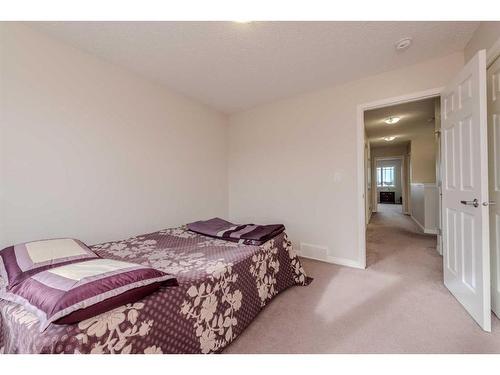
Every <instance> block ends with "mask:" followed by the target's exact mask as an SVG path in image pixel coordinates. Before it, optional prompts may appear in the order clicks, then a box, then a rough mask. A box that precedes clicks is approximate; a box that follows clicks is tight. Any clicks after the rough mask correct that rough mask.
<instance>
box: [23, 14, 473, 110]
mask: <svg viewBox="0 0 500 375" xmlns="http://www.w3.org/2000/svg"><path fill="white" fill-rule="evenodd" d="M30 24H31V25H32V26H33V27H35V28H38V29H39V30H42V31H43V32H46V33H47V34H49V35H51V36H53V37H55V38H57V39H60V40H63V41H66V42H68V43H69V44H72V45H74V46H76V47H77V48H81V49H84V50H86V51H88V52H90V53H92V54H95V55H97V56H100V57H102V58H104V59H106V60H108V61H111V62H114V63H116V64H118V65H121V66H123V67H126V68H129V69H131V70H133V71H135V72H137V73H139V74H141V75H143V76H145V77H147V78H149V79H152V80H155V81H158V82H160V83H162V84H164V85H166V86H168V87H169V88H170V89H173V90H174V91H177V92H180V93H182V94H184V95H186V96H188V97H191V98H193V99H197V100H199V101H201V102H202V103H205V104H207V105H209V106H211V107H213V108H216V109H218V110H220V111H222V112H225V113H234V112H237V111H240V110H245V109H248V108H251V107H254V106H256V105H258V104H262V103H266V102H270V101H273V100H276V99H280V98H285V97H288V96H292V95H295V94H298V93H301V92H305V91H310V90H314V89H319V88H323V87H328V86H331V85H335V84H339V83H342V82H347V81H350V80H353V79H358V78H362V77H365V76H368V75H371V74H376V73H381V72H384V71H387V70H391V69H395V68H399V67H403V66H406V65H410V64H415V63H418V62H421V61H424V60H427V59H430V58H434V57H439V56H444V55H447V54H450V53H453V52H457V51H462V50H463V48H464V46H465V45H466V44H467V42H468V41H469V39H470V37H471V35H472V33H473V32H474V30H475V29H476V28H477V27H478V25H479V23H478V22H251V23H245V24H241V23H234V22H31V23H30ZM406 36H410V37H412V38H413V45H412V46H411V48H410V49H408V50H406V51H404V52H396V50H395V48H394V44H395V42H396V41H397V40H399V39H401V38H403V37H406Z"/></svg>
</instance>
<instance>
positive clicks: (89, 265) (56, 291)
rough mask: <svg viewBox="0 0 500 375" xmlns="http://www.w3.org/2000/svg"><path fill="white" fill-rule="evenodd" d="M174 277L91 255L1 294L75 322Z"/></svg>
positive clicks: (46, 317) (48, 316)
mask: <svg viewBox="0 0 500 375" xmlns="http://www.w3.org/2000/svg"><path fill="white" fill-rule="evenodd" d="M167 282H170V283H171V284H170V285H177V283H176V280H175V277H174V276H172V275H168V274H166V273H164V272H161V271H159V270H156V269H154V268H151V267H147V266H142V265H140V264H134V263H129V262H123V261H118V260H112V259H102V258H100V259H91V260H86V261H82V262H79V263H72V264H67V265H64V266H61V267H56V268H52V269H49V270H46V271H42V272H40V273H37V274H36V275H33V276H30V277H29V278H27V279H26V280H24V281H23V282H22V283H20V284H17V285H16V286H14V287H12V288H11V289H10V291H3V292H0V298H3V299H5V300H7V301H12V302H16V303H19V304H21V305H22V306H24V308H25V309H26V310H28V311H31V312H32V313H34V314H35V315H36V316H37V317H38V318H39V320H40V330H41V331H43V330H45V329H46V328H47V327H48V326H49V325H50V324H51V323H54V322H56V321H57V323H59V324H69V323H76V322H79V321H81V320H85V319H88V318H91V317H93V316H95V315H98V314H100V313H103V312H105V311H108V310H111V309H113V308H115V307H118V306H121V305H124V304H127V303H132V302H135V301H137V300H138V299H140V298H142V297H144V296H145V295H146V294H150V293H152V292H154V291H155V290H157V289H159V288H160V287H161V286H162V284H164V283H167Z"/></svg>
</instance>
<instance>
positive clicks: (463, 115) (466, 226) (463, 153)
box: [441, 50, 491, 331]
mask: <svg viewBox="0 0 500 375" xmlns="http://www.w3.org/2000/svg"><path fill="white" fill-rule="evenodd" d="M441 121H442V123H441V126H442V128H441V130H442V136H441V151H442V172H443V173H442V181H443V183H442V193H443V200H442V209H443V210H442V215H443V216H442V218H443V262H444V264H443V266H444V267H443V268H444V284H445V285H446V287H447V288H448V289H449V290H450V292H451V293H452V294H453V295H454V296H455V297H456V298H457V300H458V301H459V302H460V303H461V304H462V305H463V306H464V307H465V309H466V310H467V311H468V312H469V314H470V315H471V316H472V317H473V318H474V319H475V320H476V322H477V323H478V324H479V325H480V326H481V327H482V328H483V329H484V330H485V331H491V306H490V252H489V217H488V210H489V207H488V204H487V203H485V202H488V139H487V123H486V52H485V51H484V50H483V51H479V52H478V53H477V54H476V56H474V58H472V59H471V60H470V61H469V62H468V63H467V65H465V66H464V67H463V69H462V71H461V72H460V73H459V74H458V75H457V76H456V77H455V79H454V80H453V81H452V82H451V83H450V84H449V85H448V86H447V87H446V89H445V90H444V92H443V93H442V95H441ZM483 203H485V205H483Z"/></svg>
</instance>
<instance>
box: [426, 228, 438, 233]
mask: <svg viewBox="0 0 500 375" xmlns="http://www.w3.org/2000/svg"><path fill="white" fill-rule="evenodd" d="M424 233H426V234H438V230H437V229H429V228H425V229H424Z"/></svg>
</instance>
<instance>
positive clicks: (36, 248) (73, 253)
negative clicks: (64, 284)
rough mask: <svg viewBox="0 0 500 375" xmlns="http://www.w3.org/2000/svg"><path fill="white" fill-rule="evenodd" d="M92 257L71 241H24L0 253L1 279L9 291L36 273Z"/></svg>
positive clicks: (92, 253) (88, 251)
mask: <svg viewBox="0 0 500 375" xmlns="http://www.w3.org/2000/svg"><path fill="white" fill-rule="evenodd" d="M93 258H99V257H98V256H97V255H96V254H95V253H94V252H93V251H92V250H90V249H89V248H88V247H87V246H85V244H84V243H83V242H81V241H79V240H75V239H72V238H57V239H52V240H42V241H33V242H26V243H23V244H19V245H14V246H10V247H6V248H5V249H3V250H2V251H0V276H1V277H2V278H3V279H5V282H6V284H7V288H12V287H13V286H15V285H17V284H19V283H20V282H21V281H23V280H25V279H27V278H28V277H30V276H31V275H34V274H36V273H38V272H41V271H44V270H47V269H50V268H54V267H58V266H61V265H63V264H69V263H73V262H79V261H81V260H86V259H93Z"/></svg>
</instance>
